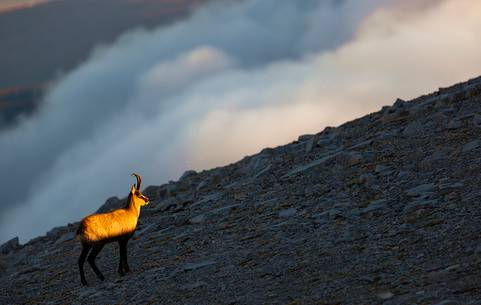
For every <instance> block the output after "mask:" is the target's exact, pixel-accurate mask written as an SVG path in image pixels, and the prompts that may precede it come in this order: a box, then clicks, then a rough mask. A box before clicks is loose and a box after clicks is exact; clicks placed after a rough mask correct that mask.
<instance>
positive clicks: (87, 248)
mask: <svg viewBox="0 0 481 305" xmlns="http://www.w3.org/2000/svg"><path fill="white" fill-rule="evenodd" d="M91 248H92V246H90V245H82V253H80V257H79V259H78V268H79V271H80V282H81V283H82V285H84V286H87V281H86V280H85V274H84V263H85V258H86V257H87V254H88V253H89V251H90V249H91Z"/></svg>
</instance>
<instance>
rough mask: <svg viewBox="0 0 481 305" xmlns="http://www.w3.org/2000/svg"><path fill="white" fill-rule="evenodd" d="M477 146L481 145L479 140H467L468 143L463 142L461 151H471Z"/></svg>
mask: <svg viewBox="0 0 481 305" xmlns="http://www.w3.org/2000/svg"><path fill="white" fill-rule="evenodd" d="M479 147H481V140H473V141H471V142H468V143H466V144H464V146H463V152H464V153H466V152H470V151H473V150H475V149H478V148H479Z"/></svg>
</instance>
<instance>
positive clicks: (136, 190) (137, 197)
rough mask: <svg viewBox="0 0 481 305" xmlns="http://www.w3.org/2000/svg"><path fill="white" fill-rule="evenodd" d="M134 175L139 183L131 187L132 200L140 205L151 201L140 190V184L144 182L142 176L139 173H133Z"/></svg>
mask: <svg viewBox="0 0 481 305" xmlns="http://www.w3.org/2000/svg"><path fill="white" fill-rule="evenodd" d="M132 176H135V178H137V185H136V186H134V185H132V187H131V188H130V196H129V197H132V200H134V201H135V202H136V203H138V204H139V205H140V206H144V205H146V204H148V203H149V198H147V196H145V195H144V194H142V192H141V191H140V186H141V184H142V177H140V175H139V174H136V173H133V174H132Z"/></svg>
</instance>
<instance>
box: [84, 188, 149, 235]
mask: <svg viewBox="0 0 481 305" xmlns="http://www.w3.org/2000/svg"><path fill="white" fill-rule="evenodd" d="M135 192H136V190H135V187H134V186H132V188H131V190H130V194H129V200H128V203H127V206H126V207H124V208H122V209H118V210H114V211H111V212H108V213H101V214H92V215H89V216H87V217H85V218H84V219H82V221H81V222H80V227H79V230H78V231H77V238H78V239H79V240H80V242H82V243H96V242H102V241H106V240H111V239H115V238H117V237H119V236H124V235H126V234H132V233H133V232H134V231H135V228H136V227H137V220H138V219H139V214H140V207H141V206H144V205H146V204H148V201H145V200H144V199H142V198H141V197H139V196H138V195H136V194H135Z"/></svg>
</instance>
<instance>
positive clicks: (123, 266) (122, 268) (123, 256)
mask: <svg viewBox="0 0 481 305" xmlns="http://www.w3.org/2000/svg"><path fill="white" fill-rule="evenodd" d="M127 242H128V240H121V241H119V250H120V262H119V273H120V275H124V272H125V273H128V272H130V268H129V265H128V263H127Z"/></svg>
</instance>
